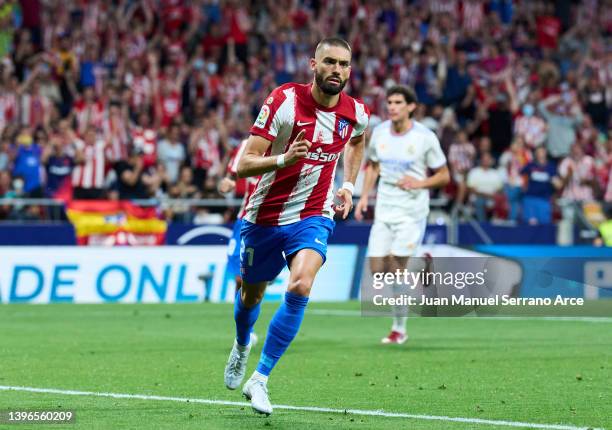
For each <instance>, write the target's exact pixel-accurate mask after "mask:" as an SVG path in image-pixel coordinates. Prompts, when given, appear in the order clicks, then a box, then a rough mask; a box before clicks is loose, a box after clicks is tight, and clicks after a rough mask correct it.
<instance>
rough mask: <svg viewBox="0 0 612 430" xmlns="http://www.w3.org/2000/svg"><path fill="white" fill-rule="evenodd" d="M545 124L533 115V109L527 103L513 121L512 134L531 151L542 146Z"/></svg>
mask: <svg viewBox="0 0 612 430" xmlns="http://www.w3.org/2000/svg"><path fill="white" fill-rule="evenodd" d="M546 131H547V129H546V122H545V121H544V120H543V119H542V118H540V117H538V116H536V115H535V107H534V105H533V104H532V103H531V102H527V103H525V104H524V105H523V107H522V109H521V115H519V116H518V118H516V119H515V121H514V134H515V136H517V137H520V138H522V139H523V141H524V142H525V144H527V146H528V147H529V148H531V149H535V148H537V147H538V146H540V145H542V144H544V142H545V140H546Z"/></svg>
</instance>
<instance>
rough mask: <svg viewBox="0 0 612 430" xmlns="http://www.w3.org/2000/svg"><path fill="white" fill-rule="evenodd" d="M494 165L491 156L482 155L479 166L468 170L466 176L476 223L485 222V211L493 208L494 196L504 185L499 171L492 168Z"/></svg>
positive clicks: (487, 154)
mask: <svg viewBox="0 0 612 430" xmlns="http://www.w3.org/2000/svg"><path fill="white" fill-rule="evenodd" d="M494 163H495V160H494V159H493V156H492V155H491V154H489V153H484V154H482V155H481V157H480V165H479V166H476V167H474V168H473V169H472V170H470V172H469V173H468V176H467V186H468V189H469V191H470V194H471V196H472V201H473V203H474V207H475V209H476V218H477V219H478V221H486V220H487V218H488V217H487V211H488V210H489V209H492V208H493V206H494V204H495V199H496V196H497V195H498V193H499V192H500V191H501V190H502V188H503V185H504V183H503V178H502V175H501V174H500V172H499V170H497V169H495V168H493V165H494Z"/></svg>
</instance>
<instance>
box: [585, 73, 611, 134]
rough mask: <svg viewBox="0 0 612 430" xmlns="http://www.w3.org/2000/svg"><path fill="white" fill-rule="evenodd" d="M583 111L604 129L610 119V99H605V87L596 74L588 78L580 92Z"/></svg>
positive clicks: (597, 125) (599, 127) (596, 124)
mask: <svg viewBox="0 0 612 430" xmlns="http://www.w3.org/2000/svg"><path fill="white" fill-rule="evenodd" d="M582 97H583V100H584V104H585V109H584V110H585V112H586V113H588V114H589V116H590V117H591V120H592V121H593V123H594V124H595V126H596V127H597V128H598V129H600V130H605V129H606V128H607V127H608V124H609V121H610V109H609V108H608V106H609V104H610V101H609V100H606V88H605V87H604V86H603V85H602V83H601V82H600V80H599V78H598V77H597V76H591V77H590V78H589V81H588V84H587V86H586V88H584V90H583V92H582Z"/></svg>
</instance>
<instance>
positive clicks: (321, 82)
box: [315, 72, 347, 96]
mask: <svg viewBox="0 0 612 430" xmlns="http://www.w3.org/2000/svg"><path fill="white" fill-rule="evenodd" d="M339 79H340V78H339ZM346 81H347V80H346V79H345V80H344V81H341V82H340V85H337V86H336V85H334V84H331V83H330V82H328V81H326V80H325V77H324V76H323V74H322V73H317V72H315V82H316V84H317V86H318V87H319V88H320V89H321V91H323V92H324V93H325V94H327V95H328V96H335V95H336V94H340V92H341V91H342V90H343V89H344V86H345V85H346Z"/></svg>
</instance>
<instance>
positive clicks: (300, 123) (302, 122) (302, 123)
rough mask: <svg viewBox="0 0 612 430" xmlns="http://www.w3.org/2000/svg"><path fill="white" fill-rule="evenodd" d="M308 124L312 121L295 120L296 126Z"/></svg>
mask: <svg viewBox="0 0 612 430" xmlns="http://www.w3.org/2000/svg"><path fill="white" fill-rule="evenodd" d="M308 124H312V121H298V122H297V126H298V127H301V126H303V125H308Z"/></svg>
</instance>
